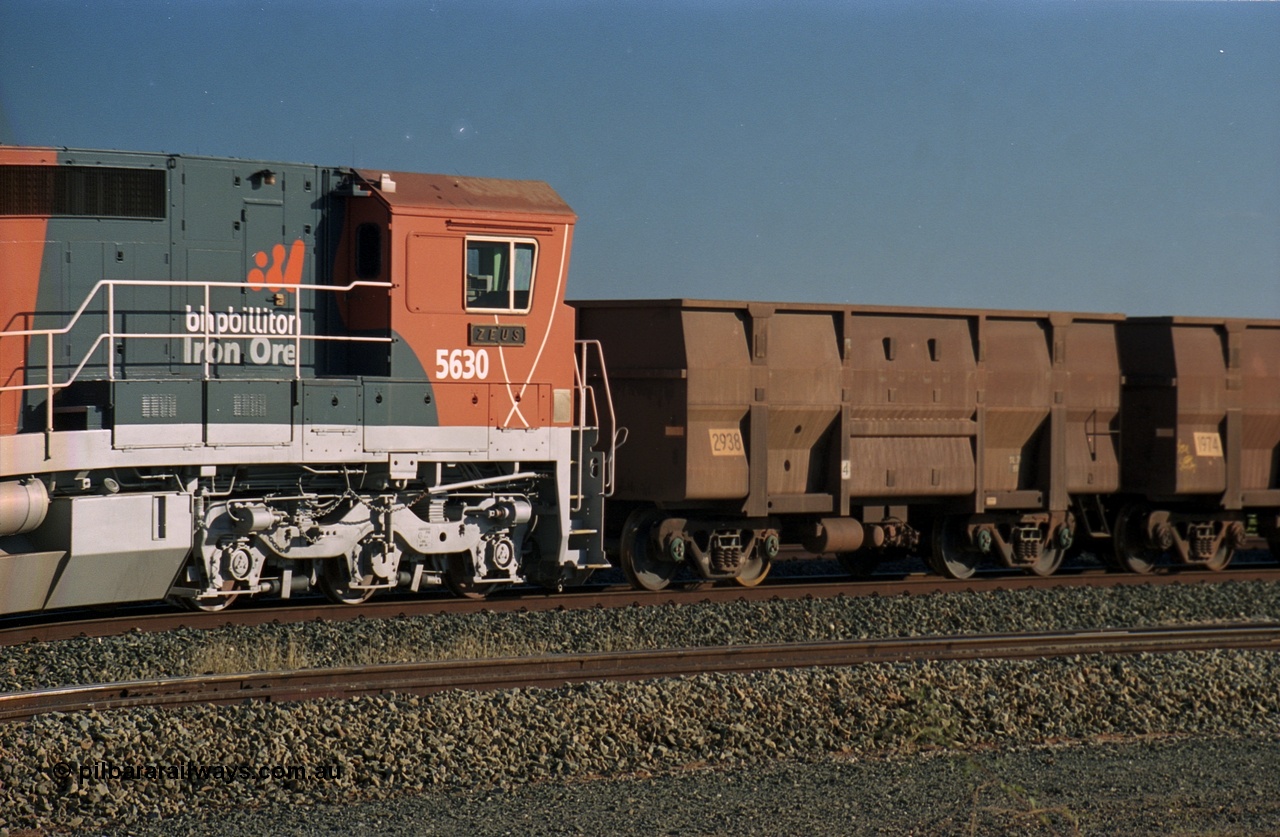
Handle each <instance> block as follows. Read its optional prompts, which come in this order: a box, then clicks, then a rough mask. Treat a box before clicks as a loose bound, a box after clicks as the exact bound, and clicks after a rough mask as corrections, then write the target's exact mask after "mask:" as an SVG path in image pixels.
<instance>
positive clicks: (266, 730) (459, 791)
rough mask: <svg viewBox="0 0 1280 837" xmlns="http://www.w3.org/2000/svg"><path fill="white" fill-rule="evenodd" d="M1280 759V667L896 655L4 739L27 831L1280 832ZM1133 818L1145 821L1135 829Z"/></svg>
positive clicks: (722, 616) (1167, 605)
mask: <svg viewBox="0 0 1280 837" xmlns="http://www.w3.org/2000/svg"><path fill="white" fill-rule="evenodd" d="M1278 598H1280V596H1278V595H1277V593H1276V591H1274V590H1272V589H1271V588H1270V587H1269V586H1268V585H1264V584H1244V583H1224V584H1215V585H1204V586H1193V587H1177V588H1169V587H1162V588H1113V589H1109V590H1089V589H1077V590H1059V591H1021V592H1018V593H1001V592H995V591H993V592H991V593H981V594H961V595H947V596H940V595H935V596H925V597H910V598H906V597H903V598H889V599H837V600H828V601H808V602H790V603H783V602H776V603H765V604H734V605H718V606H712V605H705V606H686V607H675V606H663V607H649V608H629V609H624V610H612V611H610V610H601V611H587V612H572V613H530V614H479V615H474V616H450V617H429V618H423V619H397V620H388V621H382V622H372V621H370V622H354V623H342V624H317V623H312V624H307V625H294V626H275V627H271V628H265V629H263V628H259V629H229V630H227V631H218V632H209V633H207V634H205V633H201V632H195V631H187V632H173V633H172V634H167V635H163V636H159V637H156V636H140V635H135V636H130V637H123V638H119V639H117V640H103V641H101V642H98V641H96V640H94V641H90V640H76V641H70V642H61V643H48V644H33V645H29V646H20V647H18V648H9V649H2V650H3V652H4V654H3V656H0V667H3V670H4V671H5V672H6V674H7V676H8V677H9V678H11V680H12V682H14V683H20V684H26V687H30V685H31V684H37V683H42V682H43V683H65V682H77V681H81V680H94V681H103V680H107V679H127V678H128V677H139V676H154V675H156V674H167V673H180V672H182V671H183V670H184V669H183V667H184V666H186V667H187V669H186V670H191V668H190V667H191V666H192V661H193V660H197V659H201V660H205V661H207V660H209V659H211V658H210V657H207V656H206V657H199V654H200V653H202V652H200V651H199V647H200V645H201V643H209V644H211V645H212V646H213V647H224V646H230V647H237V646H248V645H253V644H255V643H256V644H258V645H261V646H264V647H265V648H266V649H267V650H268V652H270V653H276V654H278V655H279V656H280V657H281V658H284V657H288V656H292V657H294V658H295V661H296V662H302V663H304V664H307V665H341V664H346V663H349V662H356V661H358V660H359V659H361V657H360V656H359V654H360V649H361V648H362V647H364V648H367V647H370V646H371V645H372V644H380V645H381V646H382V647H384V648H385V647H391V648H396V649H408V651H410V652H412V653H415V654H416V655H417V656H419V657H425V656H429V655H432V654H436V653H437V652H441V650H442V649H443V652H442V653H443V654H445V655H447V654H449V653H451V652H450V648H456V650H457V651H458V652H459V653H471V654H472V655H475V654H477V653H485V652H486V651H494V652H496V653H506V651H505V649H507V648H508V647H509V646H510V645H512V644H515V643H530V644H531V645H532V647H534V648H536V649H537V650H539V651H583V650H593V649H597V648H617V647H672V646H679V645H699V644H702V645H710V644H733V643H740V642H777V641H793V640H800V639H826V638H831V639H834V638H843V637H863V636H902V635H917V634H930V633H935V634H940V633H959V632H993V631H1006V630H1008V631H1012V630H1052V629H1059V628H1080V627H1083V628H1089V627H1125V626H1137V625H1153V624H1161V623H1187V622H1202V621H1224V620H1231V621H1240V620H1272V619H1274V618H1275V616H1276V614H1277V613H1280V608H1278V607H1277V604H1280V601H1277V599H1278ZM218 634H221V636H220V637H219V636H215V635H218ZM46 668H47V670H48V672H51V673H50V674H41V671H42V669H46ZM195 670H199V667H198V666H197V668H196V669H195ZM104 672H106V673H104ZM7 688H9V689H12V688H14V686H13V685H9V686H7ZM1250 760H1253V761H1250ZM1254 762H1258V763H1259V764H1262V765H1267V766H1268V769H1265V770H1264V769H1261V768H1260V767H1259V768H1245V767H1242V765H1248V764H1252V763H1254ZM1091 764H1093V765H1095V767H1090V766H1089V765H1091ZM1275 764H1280V658H1277V657H1276V655H1275V654H1273V653H1267V652H1227V651H1222V652H1208V653H1198V654H1169V655H1139V656H1133V657H1093V656H1090V657H1077V658H1066V659H1054V660H1043V661H980V662H967V663H957V662H950V663H943V662H939V663H924V664H882V665H866V666H859V667H853V668H832V669H817V670H800V671H779V672H766V673H761V674H753V675H714V674H706V675H699V676H697V677H690V678H683V679H674V680H658V681H648V682H641V683H627V684H617V683H598V684H585V685H579V686H571V687H564V688H560V689H549V690H538V689H529V690H512V691H500V692H486V693H462V692H449V693H442V694H438V695H432V696H428V697H395V696H392V697H380V698H364V699H359V700H353V701H313V702H306V703H298V704H281V705H243V706H234V707H221V708H215V707H190V708H185V709H176V710H155V709H135V710H123V711H115V712H109V713H94V712H89V713H72V714H67V715H51V716H44V717H41V718H37V719H35V720H33V721H31V722H28V723H21V724H12V725H8V726H0V834H4V833H6V832H7V833H8V834H10V835H16V834H20V833H22V831H23V830H25V829H39V830H41V831H49V830H52V829H59V828H61V829H67V830H70V831H72V832H74V833H79V834H101V833H121V834H132V833H136V834H175V833H189V834H214V833H222V834H232V833H235V834H243V833H296V834H312V833H315V834H341V833H367V834H384V833H385V834H461V833H488V834H504V833H510V834H525V833H533V834H553V833H566V832H568V833H575V832H576V833H600V832H601V831H624V832H631V833H663V834H672V833H675V834H681V833H714V834H771V833H799V832H805V833H853V832H856V833H876V832H877V831H878V832H879V833H920V834H926V833H938V832H939V831H943V832H947V831H949V832H953V833H993V832H994V833H1076V829H1078V830H1079V833H1097V834H1102V833H1116V832H1117V831H1123V832H1125V833H1150V834H1156V833H1170V832H1171V831H1177V830H1178V829H1186V830H1203V829H1206V828H1212V829H1214V830H1215V831H1216V832H1218V833H1225V834H1231V833H1242V834H1243V833H1247V834H1254V833H1266V832H1265V829H1262V828H1260V827H1259V826H1260V825H1261V824H1263V823H1268V822H1269V823H1276V822H1280V819H1278V818H1277V817H1276V814H1277V802H1276V800H1278V799H1280V793H1277V790H1280V778H1277V774H1278V773H1280V771H1276V770H1275V769H1274V768H1273V767H1272V766H1273V765H1275ZM1180 765H1181V766H1180ZM1242 769H1247V770H1248V772H1247V773H1246V774H1245V775H1244V776H1243V777H1240V776H1238V775H1235V774H1236V773H1237V772H1238V771H1239V770H1242ZM1228 773H1231V774H1233V775H1232V776H1231V777H1230V778H1227V774H1228ZM1106 776H1111V777H1113V778H1112V779H1111V780H1110V781H1111V786H1110V787H1111V788H1112V789H1111V790H1105V789H1101V788H1100V786H1098V785H1097V782H1099V781H1107V780H1106V779H1104V778H1102V777H1106ZM1144 776H1151V777H1156V778H1150V779H1144V778H1142V777H1144ZM1160 777H1164V778H1160ZM1169 777H1175V778H1176V781H1177V783H1178V784H1177V785H1176V788H1184V789H1185V791H1181V792H1180V791H1177V790H1176V788H1175V787H1171V786H1169V784H1168V783H1169V781H1170V778H1169ZM1091 783H1092V784H1091ZM1090 787H1093V788H1095V790H1094V792H1093V793H1092V794H1090V793H1089V791H1088V788H1090ZM717 788H720V790H717ZM1242 788H1243V790H1242ZM1251 788H1257V789H1258V790H1259V795H1258V796H1256V797H1255V796H1254V795H1252V794H1250V793H1248V792H1247V791H1248V790H1249V789H1251ZM930 789H931V790H930ZM1122 799H1127V800H1128V801H1129V807H1128V808H1125V806H1124V805H1122V804H1121V800H1122ZM1122 810H1125V811H1130V812H1131V813H1132V814H1133V818H1131V819H1130V820H1128V823H1129V826H1130V827H1124V828H1114V827H1112V825H1113V823H1114V822H1118V820H1115V817H1116V816H1118V815H1119V814H1118V812H1120V811H1122ZM1268 816H1269V817H1270V819H1267V817H1268Z"/></svg>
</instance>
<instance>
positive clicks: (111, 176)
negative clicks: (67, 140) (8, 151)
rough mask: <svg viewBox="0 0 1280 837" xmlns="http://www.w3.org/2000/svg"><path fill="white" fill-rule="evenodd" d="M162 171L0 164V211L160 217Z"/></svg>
mask: <svg viewBox="0 0 1280 837" xmlns="http://www.w3.org/2000/svg"><path fill="white" fill-rule="evenodd" d="M166 203H167V201H166V197H165V172H164V171H163V170H160V169H118V168H106V167H101V166H0V215H40V216H52V215H61V216H73V217H92V218H154V219H162V218H164V217H165V205H166Z"/></svg>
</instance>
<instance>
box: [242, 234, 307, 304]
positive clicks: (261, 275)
mask: <svg viewBox="0 0 1280 837" xmlns="http://www.w3.org/2000/svg"><path fill="white" fill-rule="evenodd" d="M306 258H307V244H306V242H305V241H303V240H302V239H300V238H299V239H298V240H296V241H294V242H293V244H292V246H290V247H289V252H288V255H287V256H286V255H285V249H284V245H283V244H277V245H276V246H275V247H272V248H271V256H270V258H268V256H267V254H266V252H265V251H262V250H259V251H258V252H256V253H254V254H253V263H254V264H256V265H257V267H255V268H253V269H252V270H250V271H249V275H248V276H246V277H245V281H246V282H248V283H249V287H251V288H253V289H254V290H255V291H258V290H262V289H263V288H266V289H267V290H269V291H279V290H286V288H285V286H286V285H299V284H301V283H302V263H303V262H304V261H305V260H306ZM268 263H269V264H270V267H268V266H267V265H268Z"/></svg>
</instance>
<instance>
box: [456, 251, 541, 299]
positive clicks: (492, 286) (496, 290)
mask: <svg viewBox="0 0 1280 837" xmlns="http://www.w3.org/2000/svg"><path fill="white" fill-rule="evenodd" d="M537 248H538V245H537V243H536V242H534V241H527V240H521V239H498V238H468V239H467V276H466V308H467V310H468V311H494V312H498V313H507V314H525V313H528V311H529V303H530V298H531V295H532V294H533V276H534V271H535V269H536V267H537V254H538V250H537Z"/></svg>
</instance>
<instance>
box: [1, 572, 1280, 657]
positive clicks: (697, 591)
mask: <svg viewBox="0 0 1280 837" xmlns="http://www.w3.org/2000/svg"><path fill="white" fill-rule="evenodd" d="M1228 581H1239V582H1255V581H1261V582H1278V581H1280V566H1276V565H1275V564H1274V563H1273V562H1268V563H1259V564H1257V565H1252V566H1239V567H1233V568H1231V569H1229V570H1227V571H1224V572H1218V573H1207V572H1200V571H1196V570H1183V571H1178V572H1157V573H1153V574H1149V575H1138V574H1133V573H1117V572H1110V571H1107V570H1104V569H1075V570H1070V569H1068V570H1063V571H1060V572H1059V573H1058V574H1056V575H1053V576H1050V577H1048V578H1041V577H1039V576H1035V575H1030V574H1027V573H1021V572H1016V571H993V572H990V573H985V574H981V575H979V576H976V577H974V578H972V579H968V580H963V581H957V580H953V579H947V578H943V577H941V576H938V575H933V574H930V573H911V574H906V575H892V576H890V575H886V576H876V577H872V578H870V579H866V580H858V581H855V580H852V579H850V578H849V577H848V576H847V575H842V576H798V577H791V578H779V579H769V580H767V581H766V582H765V583H763V584H761V585H760V586H758V587H742V586H740V585H737V584H729V585H727V586H701V585H694V586H691V587H687V588H685V589H675V588H671V589H667V590H664V591H662V593H659V594H650V593H644V592H643V591H637V590H634V589H632V588H630V587H628V586H624V585H617V586H605V587H594V588H593V587H588V588H583V589H579V590H575V591H569V592H564V593H556V592H553V591H548V590H544V589H541V588H516V589H508V590H503V591H500V592H499V593H497V594H495V595H493V596H491V597H489V598H487V599H479V600H476V599H458V598H455V597H452V596H448V595H443V594H442V595H438V596H430V597H423V598H411V597H407V596H403V597H393V598H386V599H374V600H372V601H369V602H366V603H364V604H361V605H358V606H350V605H335V604H329V603H328V602H325V601H323V600H321V599H313V600H301V601H295V602H293V603H291V604H288V605H285V606H281V605H279V604H272V605H270V606H254V605H252V604H251V605H249V606H246V607H243V608H237V609H230V610H225V611H221V612H219V613H197V612H191V611H186V610H178V609H176V608H173V607H170V606H167V605H146V606H139V607H133V608H121V609H119V610H117V611H115V612H113V613H112V614H111V615H109V616H99V615H87V614H86V613H85V612H83V611H80V612H73V613H63V614H54V615H53V619H52V620H50V619H49V616H48V615H39V616H34V617H20V618H17V619H9V620H4V621H0V646H10V645H19V644H22V643H26V642H52V641H57V640H60V639H69V638H73V637H108V636H117V635H120V634H124V633H129V632H131V631H142V632H146V633H151V632H161V631H170V630H175V629H177V628H195V629H213V628H221V627H225V626H230V625H236V626H257V625H270V624H293V623H299V622H311V621H316V620H321V621H331V622H341V621H348V620H353V619H392V618H397V617H408V616H428V615H432V614H438V613H479V612H491V613H502V612H512V611H528V612H535V611H547V610H587V609H591V608H619V607H633V606H645V605H660V604H698V603H724V602H753V601H782V600H800V599H827V598H836V597H840V596H847V597H864V596H912V595H916V596H918V595H929V594H934V593H955V592H966V591H981V590H988V591H991V590H1025V589H1047V588H1069V587H1113V586H1114V587H1119V586H1135V585H1150V586H1160V585H1177V584H1218V583H1223V582H1228Z"/></svg>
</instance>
